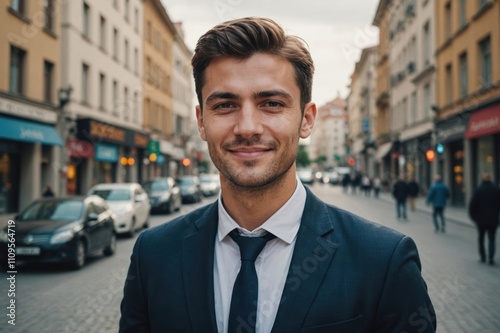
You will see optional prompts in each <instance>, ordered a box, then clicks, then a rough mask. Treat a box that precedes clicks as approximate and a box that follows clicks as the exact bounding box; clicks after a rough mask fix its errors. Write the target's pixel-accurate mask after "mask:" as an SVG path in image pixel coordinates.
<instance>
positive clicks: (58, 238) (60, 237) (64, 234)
mask: <svg viewBox="0 0 500 333" xmlns="http://www.w3.org/2000/svg"><path fill="white" fill-rule="evenodd" d="M74 236H75V234H74V233H73V231H71V230H66V231H61V232H57V233H55V234H53V235H52V237H50V244H62V243H66V242H68V241H70V240H71V239H72V238H73V237H74Z"/></svg>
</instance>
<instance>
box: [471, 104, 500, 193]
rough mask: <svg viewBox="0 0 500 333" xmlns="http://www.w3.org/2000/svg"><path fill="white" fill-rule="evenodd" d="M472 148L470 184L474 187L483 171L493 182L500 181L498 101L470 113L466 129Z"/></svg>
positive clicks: (499, 109)
mask: <svg viewBox="0 0 500 333" xmlns="http://www.w3.org/2000/svg"><path fill="white" fill-rule="evenodd" d="M465 137H466V139H467V140H471V148H472V186H473V188H476V187H477V186H478V185H479V183H480V182H481V176H482V174H484V173H488V174H490V176H491V177H492V179H493V182H494V183H497V184H498V183H499V181H500V103H496V104H493V105H490V106H488V107H485V108H481V109H479V110H478V111H476V112H474V113H472V115H471V117H470V120H469V123H468V125H467V131H466V133H465Z"/></svg>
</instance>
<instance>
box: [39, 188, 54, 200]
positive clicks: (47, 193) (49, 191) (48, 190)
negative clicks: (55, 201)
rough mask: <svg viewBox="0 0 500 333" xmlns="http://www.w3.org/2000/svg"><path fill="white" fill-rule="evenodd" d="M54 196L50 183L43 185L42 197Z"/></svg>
mask: <svg viewBox="0 0 500 333" xmlns="http://www.w3.org/2000/svg"><path fill="white" fill-rule="evenodd" d="M54 196H55V195H54V192H53V191H52V188H51V187H50V185H47V186H45V191H43V193H42V197H44V198H52V197H54Z"/></svg>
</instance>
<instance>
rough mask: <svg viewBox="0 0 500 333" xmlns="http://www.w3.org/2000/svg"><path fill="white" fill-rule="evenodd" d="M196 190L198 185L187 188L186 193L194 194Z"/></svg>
mask: <svg viewBox="0 0 500 333" xmlns="http://www.w3.org/2000/svg"><path fill="white" fill-rule="evenodd" d="M195 192H196V187H194V186H191V187H188V188H186V194H194V193H195Z"/></svg>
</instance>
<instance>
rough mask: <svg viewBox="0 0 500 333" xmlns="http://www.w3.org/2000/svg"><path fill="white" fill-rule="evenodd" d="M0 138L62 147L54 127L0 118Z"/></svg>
mask: <svg viewBox="0 0 500 333" xmlns="http://www.w3.org/2000/svg"><path fill="white" fill-rule="evenodd" d="M0 138H2V139H10V140H14V141H24V142H39V143H43V144H45V145H58V146H62V145H63V142H62V139H61V137H60V136H59V134H57V132H56V130H55V128H54V126H51V125H44V124H40V123H35V122H32V121H27V120H20V119H14V118H8V117H2V116H0Z"/></svg>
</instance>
